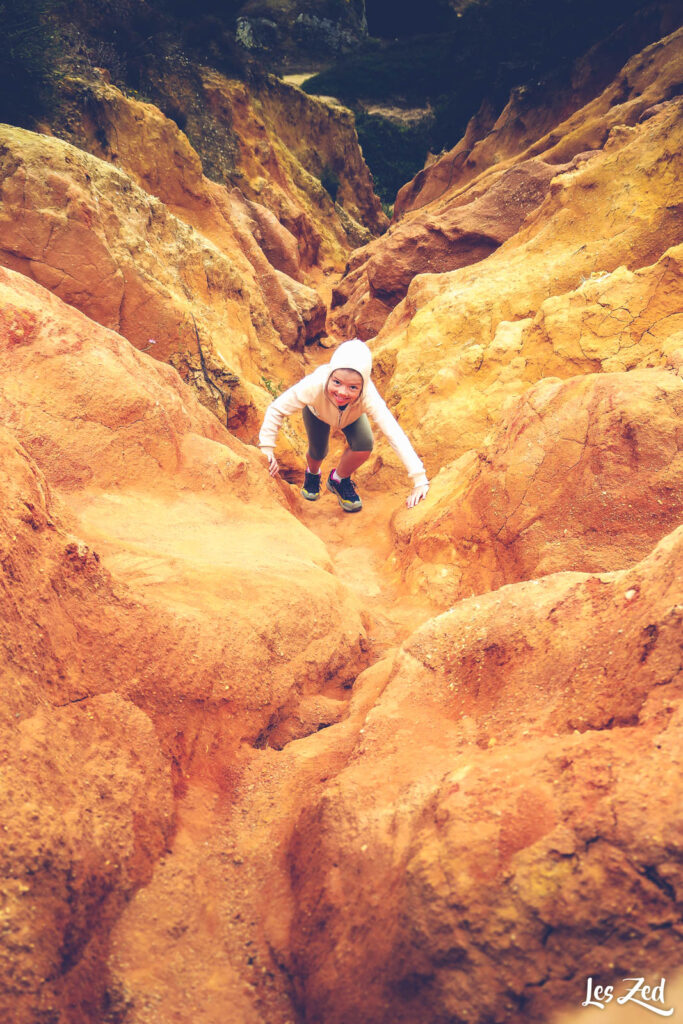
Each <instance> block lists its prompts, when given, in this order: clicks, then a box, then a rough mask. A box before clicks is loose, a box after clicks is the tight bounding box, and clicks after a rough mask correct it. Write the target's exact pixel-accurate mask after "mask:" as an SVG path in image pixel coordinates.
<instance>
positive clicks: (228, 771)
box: [110, 357, 435, 1024]
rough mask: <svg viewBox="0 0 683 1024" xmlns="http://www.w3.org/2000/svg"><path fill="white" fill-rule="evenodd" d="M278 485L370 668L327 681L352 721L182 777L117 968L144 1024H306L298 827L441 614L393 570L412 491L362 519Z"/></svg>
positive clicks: (118, 948)
mask: <svg viewBox="0 0 683 1024" xmlns="http://www.w3.org/2000/svg"><path fill="white" fill-rule="evenodd" d="M322 358H323V357H321V359H322ZM339 448H340V450H341V445H339ZM332 451H333V452H334V448H333V449H332ZM328 462H329V463H330V465H333V460H332V459H328ZM279 486H280V487H281V488H282V489H283V490H284V491H285V492H286V496H287V500H288V503H289V505H290V508H291V509H292V510H293V511H294V513H295V514H296V515H297V516H298V518H300V520H301V521H302V522H303V523H304V525H305V526H306V527H308V529H310V530H311V531H313V532H314V533H316V534H317V535H318V536H319V537H320V539H321V540H322V541H323V542H324V544H325V546H326V548H327V550H328V552H329V554H330V556H331V558H332V563H333V566H334V572H335V573H336V575H337V576H338V577H339V579H340V580H342V581H343V583H344V584H345V586H346V587H348V588H349V590H350V591H352V593H353V595H354V596H355V598H356V599H357V600H358V602H359V603H360V605H361V607H362V608H363V610H364V611H363V624H364V626H365V629H366V637H365V638H364V640H365V655H366V658H367V663H368V665H367V668H366V669H365V670H364V671H363V672H361V674H360V676H359V677H358V678H356V679H347V680H345V681H344V683H343V684H339V683H334V684H332V685H325V683H324V681H322V685H321V687H320V693H321V695H322V699H323V701H326V702H327V704H328V706H329V707H330V708H331V709H332V712H333V715H332V717H333V718H340V719H341V721H339V722H338V723H337V724H334V723H333V724H331V725H329V726H328V727H325V728H319V729H318V731H315V732H313V733H312V734H311V735H308V736H305V737H303V738H300V739H296V740H293V741H291V742H289V743H287V744H286V745H285V746H284V747H283V748H282V749H274V748H273V747H272V746H270V745H269V742H268V738H267V737H264V739H263V742H262V745H261V744H259V745H258V746H257V747H256V748H252V747H249V746H246V745H245V746H243V747H242V750H241V753H240V755H239V758H238V761H237V763H236V764H231V765H220V764H213V765H212V766H211V770H210V772H209V773H208V774H209V775H210V776H211V777H210V778H207V774H206V773H205V772H204V773H202V774H201V775H199V776H198V777H192V776H190V777H189V778H186V779H185V782H184V793H183V795H182V796H181V797H180V799H179V801H178V805H177V832H176V834H175V837H174V839H173V845H172V849H171V850H170V851H169V853H168V854H167V855H166V856H164V857H163V858H162V860H161V861H160V862H159V863H158V864H157V866H156V869H155V873H154V877H153V879H152V881H151V883H150V884H149V885H148V886H146V887H145V888H144V889H143V890H141V891H140V892H139V893H138V894H137V895H136V897H135V899H134V900H133V903H132V905H131V906H130V907H129V908H128V910H127V911H126V912H125V913H124V916H123V919H122V921H121V922H120V923H119V925H118V926H117V929H116V932H115V936H114V944H113V948H114V952H113V956H112V959H111V961H110V966H111V967H112V968H113V972H114V976H116V972H117V970H119V971H120V972H121V975H122V976H125V986H124V988H122V990H121V991H120V992H119V993H118V995H117V991H116V986H115V984H114V989H113V997H112V998H113V1006H114V1007H116V1006H117V1000H120V1008H121V1011H122V1012H126V1011H125V1009H124V1008H127V1009H128V1010H130V1008H131V1007H133V1006H134V1008H135V1009H134V1014H133V1017H132V1019H133V1020H135V1022H136V1024H138V1022H139V1024H143V1022H144V1024H153V1022H154V1024H156V1022H158V1021H164V1022H172V1021H173V1022H175V1021H177V1022H178V1024H181V1022H182V1024H187V1022H188V1021H192V1020H201V1021H202V1022H205V1021H206V1022H210V1024H213V1022H214V1021H215V1022H216V1024H233V1022H234V1024H252V1022H253V1024H257V1022H258V1024H295V1022H297V1021H299V1020H303V1019H304V1017H303V1016H301V1007H299V1008H298V1009H297V986H296V983H295V981H293V979H292V978H291V977H290V974H289V971H288V967H287V963H286V961H285V956H286V954H287V952H288V950H289V940H288V930H289V925H290V922H291V919H292V915H293V914H295V913H296V910H295V907H294V905H293V900H292V893H291V891H290V871H291V868H290V864H289V860H288V847H289V846H290V843H291V841H292V837H293V833H294V832H295V830H296V824H297V818H298V817H299V814H300V813H301V810H302V809H303V808H304V807H305V806H306V804H307V802H308V801H309V800H310V799H311V797H312V795H313V794H314V793H315V791H316V787H319V785H320V784H321V783H324V782H326V781H327V780H328V779H330V778H331V777H333V776H334V775H335V773H336V772H337V771H339V770H340V768H342V767H343V766H344V764H345V763H346V761H347V759H348V757H349V756H350V754H351V752H352V749H353V747H354V745H355V743H356V742H357V740H358V738H359V735H360V734H361V733H362V726H363V720H364V715H365V713H366V712H367V710H368V709H369V708H370V707H371V706H372V704H373V702H374V701H375V699H376V698H377V696H378V695H379V693H380V692H381V690H382V689H383V686H384V684H385V682H386V679H387V675H388V668H389V666H390V656H391V653H392V651H393V650H394V649H395V648H397V647H398V646H399V645H400V643H401V642H402V640H403V639H404V638H405V637H407V636H408V635H409V634H410V633H411V632H413V631H414V630H415V629H416V628H417V627H418V626H419V625H421V624H422V623H423V622H424V621H425V620H426V619H428V618H429V617H430V616H431V615H433V614H434V613H435V609H434V608H433V607H432V606H431V605H430V604H429V602H428V600H427V598H426V596H425V594H424V593H422V594H413V595H411V594H409V593H407V592H406V589H405V586H403V585H402V584H401V580H400V577H399V574H398V573H397V572H396V570H395V569H394V567H393V562H392V542H391V536H390V530H389V521H390V517H391V516H392V515H393V514H394V513H395V512H396V510H397V509H400V508H401V504H402V501H403V500H404V498H405V494H406V493H407V489H408V485H407V484H406V485H405V486H404V487H403V488H402V489H400V490H399V491H398V492H397V493H391V492H384V493H383V492H381V491H372V492H370V493H368V494H365V495H364V497H365V505H364V508H363V510H362V512H361V513H360V514H353V515H349V514H347V513H345V512H343V511H342V509H340V508H339V507H338V505H337V502H336V500H335V499H334V497H333V496H332V495H331V494H327V493H323V497H322V499H321V500H320V501H319V502H317V503H315V504H308V503H306V502H304V501H302V500H300V499H299V498H298V495H297V489H296V488H294V487H292V485H290V484H287V483H285V482H284V481H282V480H281V481H280V484H279ZM404 492H405V493H404ZM204 767H205V768H206V762H204ZM128 1019H129V1017H128V1016H126V1020H128Z"/></svg>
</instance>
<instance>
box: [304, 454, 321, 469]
mask: <svg viewBox="0 0 683 1024" xmlns="http://www.w3.org/2000/svg"><path fill="white" fill-rule="evenodd" d="M322 464H323V460H322V459H321V460H320V461H319V462H316V460H315V459H314V458H312V457H311V453H310V452H306V469H307V470H308V472H309V473H319V472H320V467H321V466H322Z"/></svg>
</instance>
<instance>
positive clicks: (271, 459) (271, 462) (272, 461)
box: [263, 449, 280, 476]
mask: <svg viewBox="0 0 683 1024" xmlns="http://www.w3.org/2000/svg"><path fill="white" fill-rule="evenodd" d="M263 454H264V455H265V457H266V458H267V459H268V472H269V473H270V475H271V476H277V475H278V473H279V472H280V467H279V466H278V462H277V459H276V458H275V455H274V453H273V451H272V450H270V451H268V450H265V449H264V451H263Z"/></svg>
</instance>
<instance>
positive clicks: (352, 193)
mask: <svg viewBox="0 0 683 1024" xmlns="http://www.w3.org/2000/svg"><path fill="white" fill-rule="evenodd" d="M147 74H148V78H149V82H148V88H149V91H150V93H151V95H152V96H153V98H154V99H155V101H156V102H157V103H158V104H159V106H160V107H162V108H163V109H173V111H174V112H175V114H176V116H178V117H179V119H180V120H181V121H182V123H183V126H184V130H185V131H186V132H187V135H188V138H189V139H190V141H191V142H192V144H193V146H194V147H195V148H196V150H197V152H198V153H199V155H200V158H201V161H202V164H203V167H204V171H205V173H206V174H207V175H208V177H210V178H211V179H212V180H214V181H218V182H220V183H221V184H225V185H234V186H236V187H238V188H239V190H240V192H241V193H242V194H243V195H244V196H245V197H246V198H248V199H250V200H253V201H255V202H257V203H258V204H259V205H262V206H265V207H267V208H268V209H269V210H270V211H271V212H272V213H274V214H275V216H276V217H277V219H278V221H279V222H280V224H282V225H283V226H284V227H286V228H287V229H288V230H289V231H290V232H291V233H292V234H293V235H294V237H295V238H296V239H297V243H298V246H299V252H300V256H301V262H302V266H303V267H304V268H305V269H309V268H314V267H321V268H327V269H334V268H336V269H338V270H341V269H342V268H343V266H344V262H345V260H346V257H347V255H348V249H349V235H348V233H347V229H346V227H345V225H347V224H349V225H351V226H352V234H353V233H355V231H357V230H359V229H360V230H361V231H362V229H363V228H365V229H368V230H370V231H371V232H372V233H373V234H378V233H380V232H381V231H383V230H384V228H385V227H386V225H387V223H388V221H387V218H386V217H385V215H384V213H383V212H382V207H381V204H380V201H379V199H378V198H377V196H376V195H375V194H374V191H373V188H372V178H371V175H370V172H369V171H368V168H367V166H366V164H365V162H364V160H363V156H362V153H361V150H360V147H359V145H358V137H357V135H356V131H355V127H354V122H353V115H352V114H351V112H350V111H349V110H346V109H345V108H343V107H338V106H333V105H329V104H326V103H324V102H323V101H321V100H318V99H315V98H314V97H311V96H307V95H306V94H305V93H304V92H302V91H301V90H300V89H297V88H296V87H295V86H290V85H287V84H286V83H284V82H282V81H280V80H279V79H277V78H274V77H273V76H271V75H265V76H263V77H262V78H260V79H259V80H258V81H256V80H254V81H252V82H251V83H250V85H249V86H247V85H245V84H244V83H243V82H239V81H235V80H231V79H227V78H225V77H224V76H223V75H222V74H220V73H219V72H217V71H215V70H211V69H208V68H198V69H195V71H193V72H192V73H191V74H190V73H188V74H187V75H185V76H183V75H182V74H181V73H180V72H179V70H178V69H176V70H175V71H174V72H167V71H165V70H164V69H163V68H160V67H154V68H149V69H147ZM321 181H328V182H329V183H330V185H331V187H332V192H334V196H333V195H332V193H331V192H328V191H327V189H326V188H325V187H323V185H322V184H321ZM334 199H336V200H337V203H338V204H339V206H340V207H341V208H343V210H344V214H343V217H342V216H340V215H339V213H338V212H337V211H336V210H335V206H334ZM359 226H360V227H359Z"/></svg>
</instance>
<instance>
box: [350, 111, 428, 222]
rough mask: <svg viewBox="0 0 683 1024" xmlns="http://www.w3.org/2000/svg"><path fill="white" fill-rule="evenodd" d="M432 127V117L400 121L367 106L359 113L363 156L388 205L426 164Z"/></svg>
mask: <svg viewBox="0 0 683 1024" xmlns="http://www.w3.org/2000/svg"><path fill="white" fill-rule="evenodd" d="M432 130H433V119H432V118H431V117H427V118H425V119H424V120H422V121H418V122H417V123H416V124H396V123H395V122H393V121H390V120H388V119H387V118H386V117H377V116H376V115H374V114H366V113H365V112H364V111H363V110H359V111H358V112H357V113H356V131H357V132H358V138H359V140H360V144H361V147H362V150H363V156H364V158H365V162H366V163H367V165H368V167H370V168H371V170H372V177H373V181H374V188H375V192H376V193H377V195H378V196H379V198H380V200H381V201H382V204H383V205H384V206H386V207H388V206H390V205H392V204H393V202H394V199H395V198H396V193H397V192H398V190H399V189H400V188H401V186H402V185H405V183H406V182H407V181H410V179H411V178H412V177H414V175H415V174H416V173H417V172H418V171H419V170H420V168H421V167H422V166H423V165H424V162H425V155H426V153H427V151H428V150H429V148H430V146H431V145H432ZM385 212H386V210H385ZM392 212H393V211H392ZM389 216H391V215H390V214H389Z"/></svg>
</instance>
